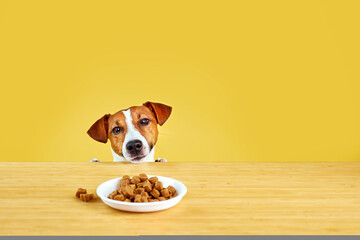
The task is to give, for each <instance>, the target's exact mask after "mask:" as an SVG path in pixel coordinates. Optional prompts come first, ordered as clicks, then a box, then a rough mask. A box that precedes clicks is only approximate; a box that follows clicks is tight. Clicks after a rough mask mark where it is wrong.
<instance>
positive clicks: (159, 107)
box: [143, 102, 172, 126]
mask: <svg viewBox="0 0 360 240" xmlns="http://www.w3.org/2000/svg"><path fill="white" fill-rule="evenodd" d="M143 105H144V106H146V107H148V108H149V109H150V110H151V111H152V112H153V113H154V114H155V117H156V120H157V122H158V124H159V125H160V126H161V125H163V124H164V123H165V122H166V120H168V118H169V117H170V114H171V110H172V108H171V107H170V106H167V105H165V104H161V103H154V102H146V103H144V104H143Z"/></svg>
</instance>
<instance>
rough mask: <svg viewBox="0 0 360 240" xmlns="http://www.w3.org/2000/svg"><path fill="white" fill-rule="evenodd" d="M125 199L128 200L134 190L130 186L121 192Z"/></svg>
mask: <svg viewBox="0 0 360 240" xmlns="http://www.w3.org/2000/svg"><path fill="white" fill-rule="evenodd" d="M121 193H122V194H123V195H124V196H125V197H126V198H130V197H131V196H132V195H133V194H134V190H133V189H132V188H131V187H130V186H128V185H127V186H126V187H125V188H123V189H122V192H121Z"/></svg>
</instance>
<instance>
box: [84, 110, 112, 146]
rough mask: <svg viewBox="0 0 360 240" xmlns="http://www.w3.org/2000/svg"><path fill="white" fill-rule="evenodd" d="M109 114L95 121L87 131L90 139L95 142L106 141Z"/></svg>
mask: <svg viewBox="0 0 360 240" xmlns="http://www.w3.org/2000/svg"><path fill="white" fill-rule="evenodd" d="M109 117H110V114H105V115H104V116H103V117H102V118H100V119H99V120H97V121H96V122H95V123H94V124H93V125H92V126H91V127H90V129H89V130H88V131H87V134H89V136H90V137H92V138H93V139H95V140H96V141H99V142H102V143H106V142H107V140H108V133H107V132H108V119H109Z"/></svg>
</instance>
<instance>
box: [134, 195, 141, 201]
mask: <svg viewBox="0 0 360 240" xmlns="http://www.w3.org/2000/svg"><path fill="white" fill-rule="evenodd" d="M134 202H141V195H140V194H136V195H135V198H134Z"/></svg>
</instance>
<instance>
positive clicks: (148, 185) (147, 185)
mask: <svg viewBox="0 0 360 240" xmlns="http://www.w3.org/2000/svg"><path fill="white" fill-rule="evenodd" d="M143 187H144V188H145V191H147V192H150V191H151V189H152V186H151V183H150V182H149V180H146V181H145V182H144V184H143Z"/></svg>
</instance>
